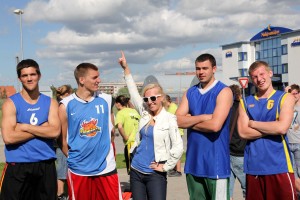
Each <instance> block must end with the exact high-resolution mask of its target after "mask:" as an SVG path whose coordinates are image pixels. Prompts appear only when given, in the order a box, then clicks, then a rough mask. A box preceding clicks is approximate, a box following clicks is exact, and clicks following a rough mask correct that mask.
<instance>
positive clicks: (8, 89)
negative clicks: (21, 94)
mask: <svg viewBox="0 0 300 200" xmlns="http://www.w3.org/2000/svg"><path fill="white" fill-rule="evenodd" d="M4 91H5V93H6V97H10V96H11V95H13V94H16V89H15V87H14V86H12V85H9V86H0V93H1V96H2V95H3V93H4Z"/></svg>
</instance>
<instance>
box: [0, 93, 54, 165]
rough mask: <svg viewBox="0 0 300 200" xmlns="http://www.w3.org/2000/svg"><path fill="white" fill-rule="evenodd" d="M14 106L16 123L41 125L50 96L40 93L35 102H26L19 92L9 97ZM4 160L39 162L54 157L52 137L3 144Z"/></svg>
mask: <svg viewBox="0 0 300 200" xmlns="http://www.w3.org/2000/svg"><path fill="white" fill-rule="evenodd" d="M10 99H11V100H12V102H13V103H14V105H15V108H16V113H17V114H16V115H17V116H16V117H17V123H22V124H31V125H37V126H39V125H41V124H43V123H45V122H47V121H48V115H49V109H50V104H51V99H50V97H48V96H46V95H43V94H40V97H39V99H38V101H37V103H36V104H29V103H27V102H26V101H25V100H24V99H23V97H22V96H21V94H20V93H17V94H15V95H13V96H11V97H10ZM5 157H6V162H18V163H19V162H39V161H43V160H48V159H54V158H56V156H55V151H54V148H53V139H45V138H33V139H30V140H28V141H26V142H22V143H18V144H12V145H6V146H5Z"/></svg>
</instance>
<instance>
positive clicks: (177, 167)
mask: <svg viewBox="0 0 300 200" xmlns="http://www.w3.org/2000/svg"><path fill="white" fill-rule="evenodd" d="M175 169H176V171H178V172H180V173H181V159H179V160H178V162H177V164H176V166H175Z"/></svg>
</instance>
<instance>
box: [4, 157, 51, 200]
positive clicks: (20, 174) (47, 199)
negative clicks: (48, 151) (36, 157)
mask: <svg viewBox="0 0 300 200" xmlns="http://www.w3.org/2000/svg"><path fill="white" fill-rule="evenodd" d="M2 176H3V177H4V178H3V183H2V188H1V196H0V199H1V200H2V199H3V200H7V199H10V200H29V199H30V200H56V199H57V196H56V195H57V179H56V169H55V160H54V159H52V160H46V161H41V162H35V163H7V164H6V168H5V169H4V172H3V175H2Z"/></svg>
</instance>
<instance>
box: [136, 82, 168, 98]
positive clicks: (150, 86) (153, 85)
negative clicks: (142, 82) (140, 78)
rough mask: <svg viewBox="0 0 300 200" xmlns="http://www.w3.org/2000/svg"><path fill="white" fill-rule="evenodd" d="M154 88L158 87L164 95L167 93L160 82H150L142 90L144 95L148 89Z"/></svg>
mask: <svg viewBox="0 0 300 200" xmlns="http://www.w3.org/2000/svg"><path fill="white" fill-rule="evenodd" d="M153 88H158V91H159V92H160V94H161V95H162V96H165V93H164V91H163V89H162V87H161V86H160V85H159V84H158V83H150V84H148V85H146V86H145V87H144V89H143V91H142V96H143V97H144V96H145V93H146V91H147V90H150V89H153Z"/></svg>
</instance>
